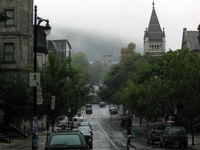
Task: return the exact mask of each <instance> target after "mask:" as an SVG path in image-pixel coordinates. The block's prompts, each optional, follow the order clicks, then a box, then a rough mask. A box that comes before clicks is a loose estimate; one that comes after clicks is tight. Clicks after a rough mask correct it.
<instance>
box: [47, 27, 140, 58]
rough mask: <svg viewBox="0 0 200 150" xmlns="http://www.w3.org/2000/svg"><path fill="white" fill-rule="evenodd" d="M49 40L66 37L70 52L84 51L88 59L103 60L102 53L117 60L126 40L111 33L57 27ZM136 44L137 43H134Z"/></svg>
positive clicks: (125, 45) (126, 43) (126, 42)
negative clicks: (70, 48)
mask: <svg viewBox="0 0 200 150" xmlns="http://www.w3.org/2000/svg"><path fill="white" fill-rule="evenodd" d="M48 39H50V40H58V39H67V40H68V41H69V42H70V44H71V47H72V54H73V53H77V52H80V51H82V52H84V53H85V54H86V55H87V57H88V60H89V61H92V62H94V61H103V60H104V55H112V61H115V62H116V61H118V60H119V56H120V49H121V48H122V47H127V45H128V43H130V42H134V41H126V40H124V39H120V38H118V37H114V36H112V35H109V34H108V35H106V34H102V33H97V32H95V33H94V32H93V33H91V32H87V31H83V30H77V29H71V28H57V29H54V30H53V31H52V33H51V34H50V36H49V37H48ZM136 45H137V44H136Z"/></svg>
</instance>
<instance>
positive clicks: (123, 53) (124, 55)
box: [120, 42, 136, 61]
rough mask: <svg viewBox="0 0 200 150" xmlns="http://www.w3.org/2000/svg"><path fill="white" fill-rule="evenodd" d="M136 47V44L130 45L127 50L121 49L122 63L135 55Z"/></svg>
mask: <svg viewBox="0 0 200 150" xmlns="http://www.w3.org/2000/svg"><path fill="white" fill-rule="evenodd" d="M135 47H136V45H135V44H134V43H132V42H131V43H129V44H128V47H127V48H121V51H120V54H121V56H120V61H124V60H126V58H127V57H129V56H131V55H133V54H134V53H135Z"/></svg>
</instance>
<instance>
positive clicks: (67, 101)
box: [40, 53, 91, 126]
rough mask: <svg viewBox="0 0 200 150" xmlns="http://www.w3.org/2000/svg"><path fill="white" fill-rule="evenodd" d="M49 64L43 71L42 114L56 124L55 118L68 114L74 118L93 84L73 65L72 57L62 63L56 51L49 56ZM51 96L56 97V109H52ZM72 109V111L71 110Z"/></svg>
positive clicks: (87, 98) (86, 98)
mask: <svg viewBox="0 0 200 150" xmlns="http://www.w3.org/2000/svg"><path fill="white" fill-rule="evenodd" d="M48 61H49V65H48V66H47V67H46V68H45V69H44V70H43V73H42V88H43V97H44V99H45V101H44V104H43V105H42V106H41V108H40V116H42V115H47V117H48V123H49V122H51V123H52V125H53V126H54V123H55V118H56V117H58V116H60V115H66V116H68V117H69V118H72V117H73V116H74V115H75V114H76V113H77V111H78V109H79V108H80V107H81V106H83V105H84V104H85V103H86V102H87V101H88V100H89V93H90V92H91V86H90V85H89V84H88V82H86V81H85V80H84V79H83V76H82V75H81V72H79V71H78V70H77V69H75V68H74V67H73V65H71V58H69V57H68V58H67V59H66V61H65V63H64V64H62V63H61V61H60V59H59V58H58V57H57V56H56V54H55V53H50V54H49V56H48ZM51 96H55V97H56V102H55V110H51V109H50V108H51ZM69 110H70V111H69Z"/></svg>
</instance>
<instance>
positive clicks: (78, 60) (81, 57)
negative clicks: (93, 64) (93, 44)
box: [72, 52, 90, 81]
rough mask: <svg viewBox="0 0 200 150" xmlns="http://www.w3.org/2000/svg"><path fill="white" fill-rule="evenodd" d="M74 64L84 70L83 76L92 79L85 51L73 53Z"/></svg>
mask: <svg viewBox="0 0 200 150" xmlns="http://www.w3.org/2000/svg"><path fill="white" fill-rule="evenodd" d="M72 65H73V66H75V67H76V68H77V69H79V70H80V71H81V72H82V74H83V77H84V78H85V79H86V80H87V81H89V80H90V73H89V69H90V65H89V62H88V58H87V56H86V54H85V53H83V52H78V53H76V54H73V55H72Z"/></svg>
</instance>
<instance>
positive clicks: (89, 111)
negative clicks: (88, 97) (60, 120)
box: [85, 104, 92, 114]
mask: <svg viewBox="0 0 200 150" xmlns="http://www.w3.org/2000/svg"><path fill="white" fill-rule="evenodd" d="M85 107H86V114H92V104H87V105H86V106H85Z"/></svg>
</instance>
